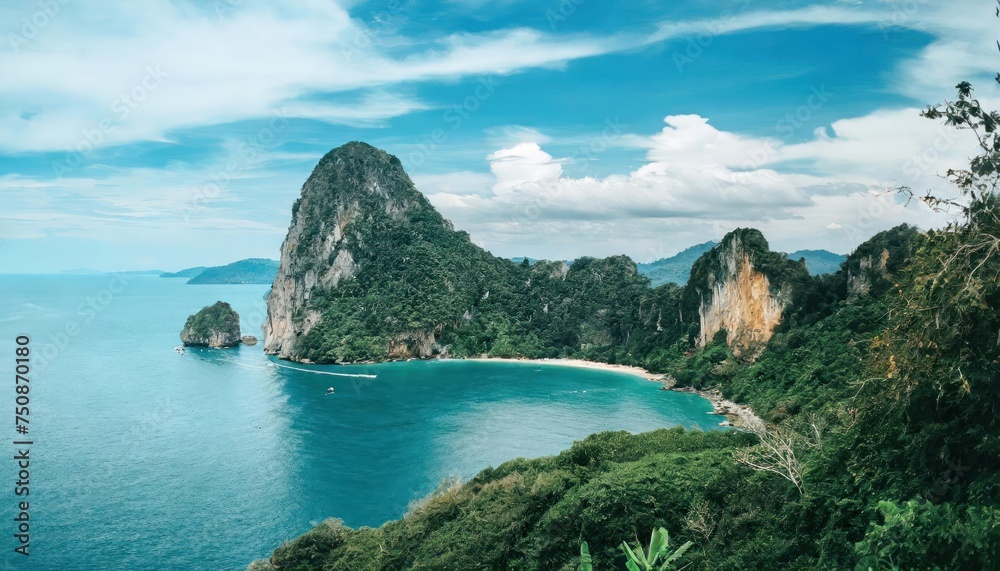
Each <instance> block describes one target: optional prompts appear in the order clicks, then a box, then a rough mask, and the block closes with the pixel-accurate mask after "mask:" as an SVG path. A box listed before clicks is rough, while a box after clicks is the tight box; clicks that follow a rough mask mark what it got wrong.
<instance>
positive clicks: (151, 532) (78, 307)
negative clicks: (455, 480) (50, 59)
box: [0, 275, 719, 570]
mask: <svg viewBox="0 0 1000 571" xmlns="http://www.w3.org/2000/svg"><path fill="white" fill-rule="evenodd" d="M267 289H268V288H267V286H260V285H200V286H194V285H190V286H189V285H186V284H185V283H184V280H182V279H161V278H157V277H154V276H138V275H124V276H123V275H119V276H114V275H72V276H70V275H45V276H35V275H31V276H27V275H23V276H16V275H3V276H0V308H2V310H3V311H2V313H0V349H2V353H0V355H6V356H7V357H6V358H3V359H0V363H3V362H6V363H7V365H0V367H2V366H6V367H7V369H8V371H9V378H10V379H11V381H10V382H8V383H6V384H5V385H4V386H5V387H7V388H6V390H4V391H0V411H2V412H0V427H6V428H2V429H0V436H3V437H4V438H3V439H2V440H0V442H4V441H5V443H4V444H3V446H6V447H7V452H8V453H4V454H2V455H3V456H5V457H6V458H7V460H5V461H0V481H3V482H4V486H3V489H4V490H5V491H4V492H2V493H0V521H2V522H6V523H0V534H2V535H3V536H4V537H5V538H7V539H5V542H6V544H7V545H6V546H5V547H6V548H5V551H4V555H3V556H2V557H0V564H2V563H6V564H7V565H9V566H10V568H17V569H213V570H215V569H245V568H246V565H247V564H248V563H249V562H250V561H252V560H253V559H257V558H261V557H267V556H268V555H269V553H270V552H271V550H273V549H274V548H275V547H277V546H278V545H279V544H280V543H281V542H282V541H285V540H288V539H292V538H294V537H296V536H297V535H299V534H301V533H303V532H305V531H307V530H308V529H309V528H310V527H311V526H312V524H313V523H315V522H319V521H322V520H323V519H325V518H328V517H339V518H342V519H343V520H344V522H345V523H346V524H347V525H350V526H362V525H368V526H378V525H380V524H382V523H383V522H385V521H387V520H390V519H395V518H398V517H400V516H402V515H403V514H404V513H405V511H406V509H407V506H408V505H409V504H410V502H412V501H414V500H416V499H418V498H420V497H423V496H425V495H426V494H428V493H430V492H431V491H433V490H434V488H435V487H436V486H437V484H438V483H439V482H440V481H441V480H443V479H445V478H448V477H452V476H457V477H460V478H463V479H467V478H469V477H471V476H473V475H474V474H475V473H476V472H478V471H479V470H481V469H483V468H486V467H488V466H497V465H499V464H501V463H502V462H504V461H506V460H510V459H512V458H515V457H519V456H523V457H536V456H542V455H548V454H555V453H558V452H560V451H561V450H564V449H566V448H568V447H569V446H570V445H571V444H572V443H573V441H575V440H580V439H582V438H584V437H585V436H587V435H589V434H592V433H594V432H599V431H603V430H628V431H630V432H642V431H646V430H652V429H655V428H660V427H670V426H678V425H680V426H685V427H688V428H696V429H703V430H709V429H714V428H716V427H717V423H718V420H719V419H718V417H715V416H711V415H708V414H706V413H707V412H709V411H711V408H712V407H711V405H710V404H709V403H708V401H706V400H705V399H702V398H701V397H698V396H696V395H690V394H680V393H674V392H669V391H660V390H658V388H659V385H658V384H656V383H651V382H649V381H646V380H644V379H642V378H640V377H637V376H633V375H630V374H626V373H621V372H614V371H601V370H591V369H583V368H575V367H559V366H550V365H539V364H536V363H530V362H525V363H506V362H480V361H456V360H445V361H413V362H401V363H386V364H380V365H351V366H319V365H300V364H294V363H287V362H281V361H277V360H275V359H273V358H270V357H267V356H265V355H264V354H263V350H262V344H258V345H256V346H253V347H247V346H243V347H239V348H235V349H226V350H213V349H202V350H198V349H190V348H189V349H188V350H187V351H186V352H184V353H183V354H178V353H176V352H175V351H174V347H175V346H177V345H179V344H180V342H179V338H178V334H179V332H180V329H181V327H182V326H183V325H184V321H185V319H186V318H187V316H188V315H190V314H192V313H194V312H195V311H197V310H198V309H200V308H201V307H203V306H205V305H209V304H211V303H214V302H215V301H217V300H223V301H227V302H229V303H230V304H232V306H233V307H234V309H236V311H237V312H239V313H240V316H241V321H242V328H243V333H244V334H252V335H257V336H258V337H259V336H260V323H261V322H262V321H263V318H264V312H265V310H266V304H265V302H264V295H265V294H266V292H267ZM18 335H28V336H29V337H30V339H31V343H30V347H31V350H32V353H31V359H32V361H31V368H32V371H31V374H30V378H31V381H30V386H31V392H30V398H31V406H30V434H29V436H30V437H31V439H32V441H33V442H34V444H33V445H32V446H31V447H30V455H31V467H30V472H31V476H30V496H29V500H30V516H31V521H30V523H31V543H30V551H31V553H32V555H31V556H30V559H27V558H23V557H22V556H19V555H13V551H12V549H13V547H14V544H13V541H14V540H13V539H12V534H13V533H14V522H13V517H14V516H15V515H16V514H17V512H18V510H17V509H16V508H17V502H18V501H21V500H23V499H24V498H18V497H16V496H15V495H14V492H13V489H14V480H15V476H16V470H15V464H14V461H13V459H12V456H13V454H15V453H16V451H15V446H14V445H13V444H12V441H13V440H14V439H15V438H16V437H17V435H16V434H15V433H14V414H13V413H14V399H15V396H16V395H15V393H14V388H13V387H14V384H13V372H14V367H15V361H14V358H15V354H14V350H15V347H16V345H15V338H16V337H17V336H18ZM331 372H332V373H338V374H350V375H355V374H357V375H375V376H376V378H375V379H369V378H365V377H345V376H337V375H329V374H325V373H331ZM328 387H333V388H334V389H335V393H334V394H333V395H329V396H328V395H327V394H326V391H327V388H328ZM4 394H5V395H6V396H3V395H4ZM4 401H7V402H6V404H5V403H4ZM5 526H6V527H7V529H4V527H5ZM29 562H30V564H29Z"/></svg>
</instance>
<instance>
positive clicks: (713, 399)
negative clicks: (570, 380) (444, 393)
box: [461, 357, 764, 429]
mask: <svg viewBox="0 0 1000 571" xmlns="http://www.w3.org/2000/svg"><path fill="white" fill-rule="evenodd" d="M461 360H466V361H511V362H519V363H534V364H540V365H560V366H569V367H582V368H587V369H602V370H606V371H618V372H622V373H629V374H633V375H637V376H640V377H642V378H644V379H646V380H648V381H653V382H656V383H660V384H661V385H663V386H662V388H661V389H662V390H666V391H676V392H679V393H693V394H696V395H698V396H700V397H702V398H704V399H706V400H708V402H710V403H712V412H710V413H709V414H715V415H719V416H724V417H725V418H726V420H724V421H722V422H720V423H719V425H720V426H731V427H733V428H746V429H749V428H751V427H754V426H763V425H764V421H762V420H761V419H760V417H759V416H757V415H756V414H755V413H754V411H753V409H751V408H750V407H749V406H748V405H745V404H739V403H737V402H733V401H731V400H729V399H726V398H724V397H723V396H722V392H721V391H720V390H719V389H708V390H699V389H694V388H691V387H676V386H675V385H676V383H677V380H676V379H674V378H673V377H671V376H669V375H665V374H662V373H650V372H649V371H647V370H645V369H643V368H642V367H634V366H628V365H611V364H608V363H599V362H596V361H584V360H582V359H565V358H563V359H517V358H497V357H478V358H469V359H461Z"/></svg>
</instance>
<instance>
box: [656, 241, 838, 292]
mask: <svg viewBox="0 0 1000 571" xmlns="http://www.w3.org/2000/svg"><path fill="white" fill-rule="evenodd" d="M716 245H717V242H712V241H708V242H705V243H703V244H697V245H695V246H691V247H690V248H687V249H685V250H683V251H682V252H680V253H678V254H676V255H674V256H671V257H669V258H661V259H659V260H656V261H655V262H649V263H646V264H636V268H638V270H639V273H640V274H642V275H644V276H646V277H647V278H649V281H650V285H651V286H652V287H656V286H660V285H663V284H665V283H668V282H673V283H675V284H677V285H681V286H682V285H684V284H686V283H687V281H688V277H689V276H690V275H691V267H692V266H693V265H694V263H695V261H696V260H697V259H698V258H699V257H701V255H702V254H704V253H705V252H707V251H709V250H711V249H712V248H714V247H715V246H716ZM803 258H804V259H805V261H806V269H808V270H809V273H810V274H812V275H814V276H819V275H823V274H833V273H836V272H838V271H839V270H840V264H842V263H844V261H845V260H846V259H847V256H843V255H841V254H834V253H833V252H830V251H827V250H798V251H795V252H792V253H791V254H788V259H789V260H792V261H793V262H794V261H798V260H799V259H803Z"/></svg>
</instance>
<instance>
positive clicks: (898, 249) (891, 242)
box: [842, 224, 917, 302]
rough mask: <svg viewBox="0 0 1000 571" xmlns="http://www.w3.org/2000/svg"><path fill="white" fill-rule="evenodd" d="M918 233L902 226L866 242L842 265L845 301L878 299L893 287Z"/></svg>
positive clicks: (906, 226)
mask: <svg viewBox="0 0 1000 571" xmlns="http://www.w3.org/2000/svg"><path fill="white" fill-rule="evenodd" d="M916 236H917V229H916V228H914V227H912V226H908V225H906V224H903V225H901V226H897V227H895V228H892V229H890V230H885V231H883V232H879V233H878V234H876V235H874V236H872V237H871V238H870V239H868V240H866V241H865V242H864V243H863V244H861V245H860V246H858V248H857V249H856V250H855V251H854V252H852V253H851V255H850V256H848V257H847V261H846V262H844V272H843V276H842V277H843V279H844V280H845V286H846V294H847V300H848V301H851V302H853V301H856V300H857V299H858V298H861V297H864V296H867V295H877V294H879V293H881V292H883V291H885V290H886V289H888V288H890V287H892V285H893V282H892V275H893V274H895V272H896V271H897V270H898V269H899V268H900V267H901V265H902V264H903V263H904V262H905V261H906V260H907V258H908V256H909V252H910V246H911V245H912V243H913V239H914V238H915V237H916Z"/></svg>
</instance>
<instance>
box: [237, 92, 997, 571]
mask: <svg viewBox="0 0 1000 571" xmlns="http://www.w3.org/2000/svg"><path fill="white" fill-rule="evenodd" d="M925 115H926V116H928V117H929V118H930V119H934V120H944V121H945V122H947V123H949V124H951V125H956V126H962V127H965V128H967V129H969V130H973V131H975V132H976V133H977V134H978V135H979V136H980V141H981V143H982V154H981V155H980V156H978V157H976V158H975V159H973V161H972V162H971V165H970V168H969V169H967V170H961V171H953V172H951V173H949V174H950V176H951V178H952V181H953V182H954V184H955V186H956V188H958V189H959V191H960V192H961V196H962V200H961V201H955V200H949V201H947V202H948V204H945V201H944V200H943V199H940V198H938V196H936V195H934V194H933V193H929V194H927V195H925V196H922V197H921V199H922V200H924V201H925V202H926V203H927V204H929V205H931V206H933V207H937V208H943V207H949V208H959V209H960V210H961V213H962V219H961V221H960V222H958V223H955V224H952V225H951V226H948V227H946V228H943V229H940V230H935V231H928V232H919V231H917V230H916V229H914V228H911V227H906V226H903V227H899V228H895V229H893V230H891V231H887V232H883V233H880V234H878V235H876V236H874V237H873V238H872V239H871V240H869V241H868V242H866V243H865V244H863V245H862V246H860V247H859V248H858V249H857V250H856V251H855V252H853V253H852V254H851V256H849V257H848V259H847V261H846V262H844V264H843V265H842V268H841V270H840V271H839V272H837V273H836V274H833V275H828V276H822V277H815V276H809V275H808V272H805V271H804V269H803V268H799V267H796V263H795V262H791V261H789V260H787V259H782V257H780V256H772V255H769V254H767V252H765V251H764V250H762V249H761V246H762V245H761V244H759V243H758V241H757V235H755V234H754V233H753V232H749V231H746V232H742V233H738V234H736V235H734V237H732V238H730V241H731V242H733V243H735V242H740V244H741V248H742V251H744V252H751V253H752V255H751V256H748V258H749V259H750V260H751V261H752V265H753V267H754V271H756V272H758V273H759V274H760V275H761V276H763V278H766V281H765V280H764V279H761V278H754V280H753V281H750V282H746V283H743V282H741V281H740V280H741V279H742V278H740V276H746V275H748V274H745V273H741V270H740V269H739V266H740V265H741V264H742V261H741V260H740V259H739V258H732V259H733V260H735V261H736V262H738V263H737V264H736V266H737V267H736V271H735V272H730V271H729V270H728V269H726V268H725V267H726V266H730V265H731V264H730V260H729V259H727V260H725V262H726V263H724V264H720V263H719V259H717V258H718V257H719V256H722V257H724V258H725V257H726V256H725V252H723V251H721V250H719V251H717V250H713V251H712V252H708V253H706V254H705V255H704V257H703V258H702V259H700V260H699V262H698V263H696V264H695V267H694V269H693V270H692V276H691V280H689V284H691V283H699V282H700V283H701V284H702V287H703V289H702V290H701V291H698V290H688V289H682V288H679V287H676V286H674V287H665V288H663V289H661V288H656V289H653V290H649V289H648V288H647V287H646V286H645V284H644V283H643V282H642V280H641V279H639V277H635V278H632V277H627V278H619V281H618V282H615V281H613V280H608V281H611V282H612V284H614V286H613V285H611V284H609V283H608V281H606V280H595V282H596V283H597V284H599V285H601V286H606V287H608V288H609V289H608V290H600V289H598V291H596V292H594V293H593V295H594V297H595V299H601V298H604V299H606V300H608V299H610V300H615V299H620V298H616V297H614V296H629V295H637V296H639V298H640V299H642V300H643V304H642V306H643V307H644V308H646V309H644V310H643V312H642V313H641V314H637V315H641V316H642V317H641V319H640V321H639V322H640V323H643V322H646V323H649V322H658V323H659V326H656V327H652V328H651V329H648V330H645V331H646V332H645V333H644V334H637V333H636V332H637V331H638V329H637V328H636V326H635V325H634V324H635V322H633V321H629V319H631V317H630V316H629V315H622V314H616V313H614V312H608V313H605V314H604V315H602V316H601V319H603V320H604V321H603V322H602V323H603V325H604V327H605V328H606V330H607V332H608V333H607V334H608V335H610V337H611V340H612V343H609V344H606V345H600V344H597V346H596V347H595V348H593V349H589V348H588V349H582V348H581V349H579V350H578V351H579V352H580V353H582V355H580V356H586V357H588V358H593V359H605V360H608V361H611V360H614V361H615V362H630V363H634V364H641V365H645V366H650V367H653V368H657V369H660V370H665V371H668V372H670V373H671V374H672V375H673V376H674V377H675V378H677V380H678V382H679V383H680V384H682V385H690V386H697V387H708V386H715V387H719V388H721V390H722V391H723V393H724V394H725V395H726V396H728V397H730V398H733V399H736V400H740V401H744V402H747V403H749V404H751V405H752V406H753V407H754V409H755V411H756V412H757V413H758V414H759V415H760V416H761V417H762V418H764V420H766V421H767V423H766V425H762V426H759V427H755V429H754V430H753V431H750V432H739V431H730V432H721V431H720V432H712V433H701V432H689V431H684V430H681V429H673V430H660V431H655V432H650V433H645V434H638V435H631V434H627V433H603V434H596V435H593V436H590V437H588V438H587V439H585V440H583V441H581V442H578V443H576V444H575V445H574V446H573V447H572V448H570V449H569V450H567V451H565V452H563V453H561V454H559V455H558V456H554V457H546V458H537V459H531V460H525V459H515V460H511V461H509V462H506V463H504V464H503V465H501V466H499V467H496V468H488V469H486V470H483V471H482V472H480V473H479V474H478V475H477V476H476V477H475V478H473V479H472V480H470V481H468V482H464V483H461V482H445V483H443V484H442V486H441V487H440V489H439V490H438V491H437V492H435V493H434V494H433V495H431V496H430V497H428V498H426V499H425V500H424V501H422V502H419V503H417V504H414V505H413V506H412V507H411V509H410V510H409V512H408V513H407V514H405V515H404V516H403V517H402V518H401V519H399V520H395V521H391V522H388V523H386V524H385V525H383V526H381V527H379V528H376V529H372V528H361V529H350V528H347V527H344V526H343V525H341V524H340V523H339V522H338V521H337V520H328V521H327V522H324V523H323V524H321V525H319V526H317V527H316V528H315V529H313V530H312V531H310V532H308V533H306V534H304V535H303V536H301V537H299V538H297V539H295V540H293V541H291V542H288V543H287V544H285V545H282V546H280V547H278V548H277V549H276V550H275V552H274V553H273V555H272V556H271V558H270V560H269V561H260V562H255V563H254V564H253V565H252V568H254V569H281V570H305V569H331V570H332V569H386V570H389V569H393V570H395V569H562V570H572V569H578V568H580V569H586V568H587V567H586V566H587V565H590V566H592V568H594V569H623V568H626V567H625V562H626V553H625V551H624V550H623V549H622V542H623V541H627V542H629V543H633V542H635V541H636V540H639V541H645V540H646V538H647V537H649V534H650V531H651V530H653V529H656V528H658V527H660V526H662V527H664V528H665V529H666V530H667V532H668V533H669V538H670V547H669V549H667V552H670V551H673V550H674V549H676V548H678V547H680V546H682V545H686V544H687V543H688V542H690V547H689V548H688V549H687V550H686V551H685V552H684V553H683V554H682V555H681V556H680V558H679V559H678V560H676V561H674V562H672V563H669V564H668V565H667V566H666V567H664V568H666V569H679V568H685V569H747V570H751V569H970V570H971V569H989V568H993V567H995V565H996V562H997V561H1000V430H998V428H1000V427H998V420H1000V416H998V409H997V404H998V403H1000V379H998V372H1000V199H998V197H997V194H996V190H995V186H996V180H997V176H998V174H1000V173H998V169H997V167H996V165H1000V137H998V136H997V132H996V128H997V126H998V125H1000V115H998V114H996V113H993V112H987V111H985V110H983V109H982V108H981V106H980V105H979V103H978V102H977V101H976V100H975V99H974V97H973V94H972V90H971V86H969V85H968V84H961V85H959V91H958V98H957V100H956V101H954V102H947V103H945V104H944V105H942V106H940V107H938V108H932V109H930V110H928V111H927V112H926V113H925ZM901 191H902V192H904V193H909V192H910V191H909V189H901ZM734 251H735V250H734ZM713 252H715V254H713ZM713 256H715V257H716V258H713ZM589 263H590V264H598V266H597V267H598V268H604V267H607V264H614V263H615V262H614V261H611V262H608V261H604V262H598V261H591V262H589ZM620 263H621V264H622V265H627V264H625V263H624V262H623V261H622V262H620ZM553 269H554V268H553ZM696 274H697V275H696ZM583 275H586V274H583ZM591 275H593V274H591ZM607 275H618V276H621V275H623V274H622V273H609V274H607ZM624 275H626V276H628V273H627V272H625V273H624ZM733 275H735V276H736V278H735V279H736V281H735V282H727V280H730V278H732V276H733ZM744 281H746V280H744ZM720 283H722V284H724V283H731V284H734V285H736V286H740V287H742V286H741V285H740V284H743V285H746V286H748V287H754V288H758V289H756V290H754V291H762V290H760V289H759V288H761V287H763V285H764V284H765V283H766V284H767V287H768V289H767V291H769V292H771V294H770V295H771V296H772V297H771V300H772V301H777V302H780V303H779V304H778V305H780V306H781V307H782V309H781V312H780V320H779V322H778V323H777V324H776V325H775V326H774V328H773V330H772V331H771V332H770V336H769V337H767V338H766V340H764V339H761V338H760V337H759V336H755V333H754V332H753V331H750V332H746V331H743V332H734V331H731V330H727V329H726V328H724V327H720V328H719V329H718V330H716V331H715V332H714V333H712V334H711V335H708V336H706V335H705V333H704V331H702V330H701V327H702V325H703V324H704V323H707V322H710V321H711V320H709V319H699V320H698V321H697V322H695V321H688V320H687V319H686V318H681V317H680V315H681V314H683V313H684V312H688V311H690V310H691V309H692V308H694V307H695V304H699V305H698V308H697V311H699V313H700V315H701V316H702V317H703V318H707V317H711V315H709V314H710V312H708V313H706V312H705V307H704V306H703V305H700V304H701V303H702V302H703V301H704V300H705V299H706V296H707V295H709V291H713V292H719V291H722V290H723V289H724V288H722V286H720V285H719V284H720ZM772 284H773V287H774V289H773V290H772V289H771V288H772ZM621 286H624V289H618V287H621ZM630 288H634V289H635V293H630V292H631V291H632V290H631V289H630ZM595 289H596V286H595ZM585 291H592V289H591V288H587V289H585ZM726 291H728V290H726ZM608 296H610V297H608ZM732 297H733V296H729V298H732ZM737 297H738V296H737ZM712 299H713V300H714V299H716V298H715V297H713V298H712ZM654 305H655V306H656V307H659V308H661V309H664V310H669V311H653V310H652V309H649V308H650V307H651V306H654ZM605 307H608V308H617V307H620V306H618V305H616V303H614V302H611V303H607V304H606V305H605ZM550 309H551V308H550ZM674 310H676V314H677V318H676V319H675V318H673V317H670V315H672V314H671V312H672V311H674ZM494 315H498V314H494ZM654 316H655V317H654ZM642 320H645V321H642ZM630 325H632V327H630ZM501 326H502V323H501ZM483 327H489V323H488V322H486V323H484V326H483ZM495 327H496V326H495ZM511 330H512V329H511V328H508V329H507V330H506V331H507V332H508V333H507V335H508V339H511V337H510V333H509V332H510V331H511ZM513 330H514V331H517V329H513ZM555 330H556V331H558V328H557V329H555ZM494 331H496V330H494ZM545 331H546V330H545V329H537V330H532V332H533V333H534V334H535V337H536V338H537V339H538V340H539V347H540V350H541V351H548V350H550V349H551V347H548V346H546V343H548V342H550V341H551V339H552V338H551V337H548V336H547V335H548V334H547V333H545ZM706 337H707V340H706ZM497 338H498V337H497V336H496V335H493V336H490V335H488V334H484V336H483V337H482V338H481V339H483V341H481V342H483V343H485V342H487V341H489V342H491V343H494V344H495V343H496V341H491V340H494V339H497ZM474 339H475V338H474ZM513 339H516V340H518V341H517V342H519V343H520V342H521V340H522V339H524V337H523V336H521V335H520V334H518V335H517V336H515V337H514V338H513ZM543 340H544V341H543ZM456 342H457V341H456ZM566 346H570V344H569V343H566V344H565V345H561V346H559V347H566ZM557 350H561V349H558V348H557ZM331 516H336V514H331ZM584 542H586V544H587V547H588V549H587V553H588V555H584V552H583V551H582V550H581V545H583V543H584ZM588 560H590V561H589V562H588ZM633 565H634V563H633ZM636 568H638V567H636Z"/></svg>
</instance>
